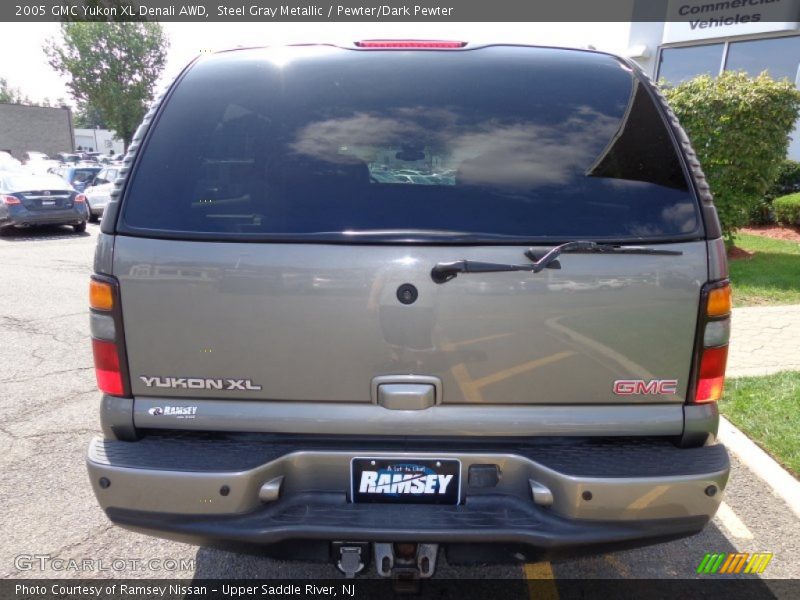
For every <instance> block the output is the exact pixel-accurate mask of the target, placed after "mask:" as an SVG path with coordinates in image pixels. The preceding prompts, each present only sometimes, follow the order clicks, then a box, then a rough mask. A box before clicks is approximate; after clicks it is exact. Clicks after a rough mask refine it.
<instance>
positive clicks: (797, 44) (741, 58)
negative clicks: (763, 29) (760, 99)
mask: <svg viewBox="0 0 800 600" xmlns="http://www.w3.org/2000/svg"><path fill="white" fill-rule="evenodd" d="M798 66H800V36H791V37H782V38H772V39H769V40H752V41H747V42H731V44H730V46H729V48H728V60H727V62H726V64H725V70H726V71H740V70H741V71H746V72H747V74H748V75H750V76H752V77H755V76H756V75H758V74H759V73H761V72H762V71H767V72H768V73H769V75H770V77H772V78H773V79H783V78H784V77H788V78H789V79H790V80H791V81H794V82H796V81H797V74H798V73H797V69H798Z"/></svg>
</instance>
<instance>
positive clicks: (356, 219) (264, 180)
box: [120, 47, 701, 241]
mask: <svg viewBox="0 0 800 600" xmlns="http://www.w3.org/2000/svg"><path fill="white" fill-rule="evenodd" d="M700 227H701V226H700V219H699V216H698V210H697V206H696V202H695V200H694V198H693V196H692V194H691V192H690V190H689V187H688V185H687V182H686V179H685V177H684V173H683V171H682V168H681V163H680V161H679V159H678V157H677V155H676V152H675V149H674V147H673V144H672V141H671V139H670V137H669V134H668V132H667V130H666V128H665V126H664V124H663V122H662V120H661V118H660V116H659V114H658V112H657V110H656V108H655V106H654V105H653V103H652V101H651V99H650V97H649V95H648V94H647V92H646V90H645V89H644V87H643V86H642V85H640V84H638V82H637V81H636V79H635V78H634V77H633V75H632V73H631V72H630V71H629V70H628V69H627V68H626V67H624V66H623V65H621V64H620V63H619V62H618V61H617V60H615V59H613V58H611V57H608V56H604V55H599V54H597V55H595V54H589V53H585V52H574V51H562V50H552V49H531V48H511V47H491V48H484V49H479V50H473V51H460V52H398V51H388V52H385V51H352V50H343V49H330V48H324V47H306V48H292V49H274V50H258V51H244V52H233V53H229V54H224V55H218V56H216V57H213V58H212V59H209V60H207V61H206V62H202V63H200V64H198V65H196V66H194V67H193V68H192V69H191V70H190V71H189V73H188V74H187V75H186V76H185V77H184V79H183V80H182V81H181V82H180V83H179V85H178V86H177V88H176V89H175V91H174V92H173V94H172V95H171V97H170V99H169V101H168V102H167V104H166V106H165V107H164V109H163V111H162V114H161V115H160V116H159V118H158V120H157V122H156V125H155V127H154V130H153V132H152V134H151V136H150V138H149V140H148V141H147V144H146V146H145V147H144V150H143V152H142V155H141V157H140V159H139V161H138V164H137V166H136V168H135V169H134V172H133V174H132V179H131V181H130V183H129V184H128V188H127V190H126V193H125V199H124V208H123V215H122V222H121V226H120V230H121V231H130V232H137V233H139V234H148V233H152V234H156V235H170V234H172V235H181V234H186V233H188V234H202V237H205V238H210V239H215V238H220V239H224V238H230V237H235V238H239V237H249V236H258V237H274V238H275V239H295V238H297V239H320V240H327V239H330V240H341V239H361V240H369V239H372V238H381V239H383V238H386V237H389V238H392V237H393V236H396V237H397V238H398V239H400V238H404V237H406V238H407V237H408V235H409V233H414V236H412V237H422V238H425V237H426V236H430V237H431V239H433V238H434V237H435V238H437V239H439V240H445V241H446V240H448V239H452V240H459V239H477V240H480V239H485V240H516V239H518V240H535V239H547V240H555V239H558V240H564V239H575V238H590V239H614V240H630V239H642V238H647V239H656V238H661V239H685V238H688V237H693V236H697V235H698V234H699V233H700Z"/></svg>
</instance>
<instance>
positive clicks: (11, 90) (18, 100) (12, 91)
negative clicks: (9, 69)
mask: <svg viewBox="0 0 800 600" xmlns="http://www.w3.org/2000/svg"><path fill="white" fill-rule="evenodd" d="M0 102H4V103H7V104H30V103H31V99H30V98H28V97H27V96H23V95H22V92H21V91H20V89H19V88H15V87H12V86H11V85H9V83H8V80H7V79H6V78H5V77H0Z"/></svg>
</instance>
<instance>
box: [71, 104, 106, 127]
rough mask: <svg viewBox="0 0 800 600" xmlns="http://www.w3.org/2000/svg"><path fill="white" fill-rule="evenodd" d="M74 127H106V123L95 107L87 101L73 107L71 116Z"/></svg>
mask: <svg viewBox="0 0 800 600" xmlns="http://www.w3.org/2000/svg"><path fill="white" fill-rule="evenodd" d="M73 123H74V124H75V127H79V128H85V129H98V128H99V129H108V125H107V124H106V122H105V119H103V115H102V114H100V111H99V110H97V108H96V107H95V106H94V105H93V104H91V103H89V102H83V103H81V104H80V105H79V106H78V107H77V108H76V109H75V115H74V117H73Z"/></svg>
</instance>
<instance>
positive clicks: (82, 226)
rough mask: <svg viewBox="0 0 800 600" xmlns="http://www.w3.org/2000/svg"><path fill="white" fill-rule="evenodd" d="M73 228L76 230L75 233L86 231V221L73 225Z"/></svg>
mask: <svg viewBox="0 0 800 600" xmlns="http://www.w3.org/2000/svg"><path fill="white" fill-rule="evenodd" d="M72 228H73V229H74V230H75V233H83V232H84V231H86V221H83V222H81V223H78V224H77V225H73V226H72Z"/></svg>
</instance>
